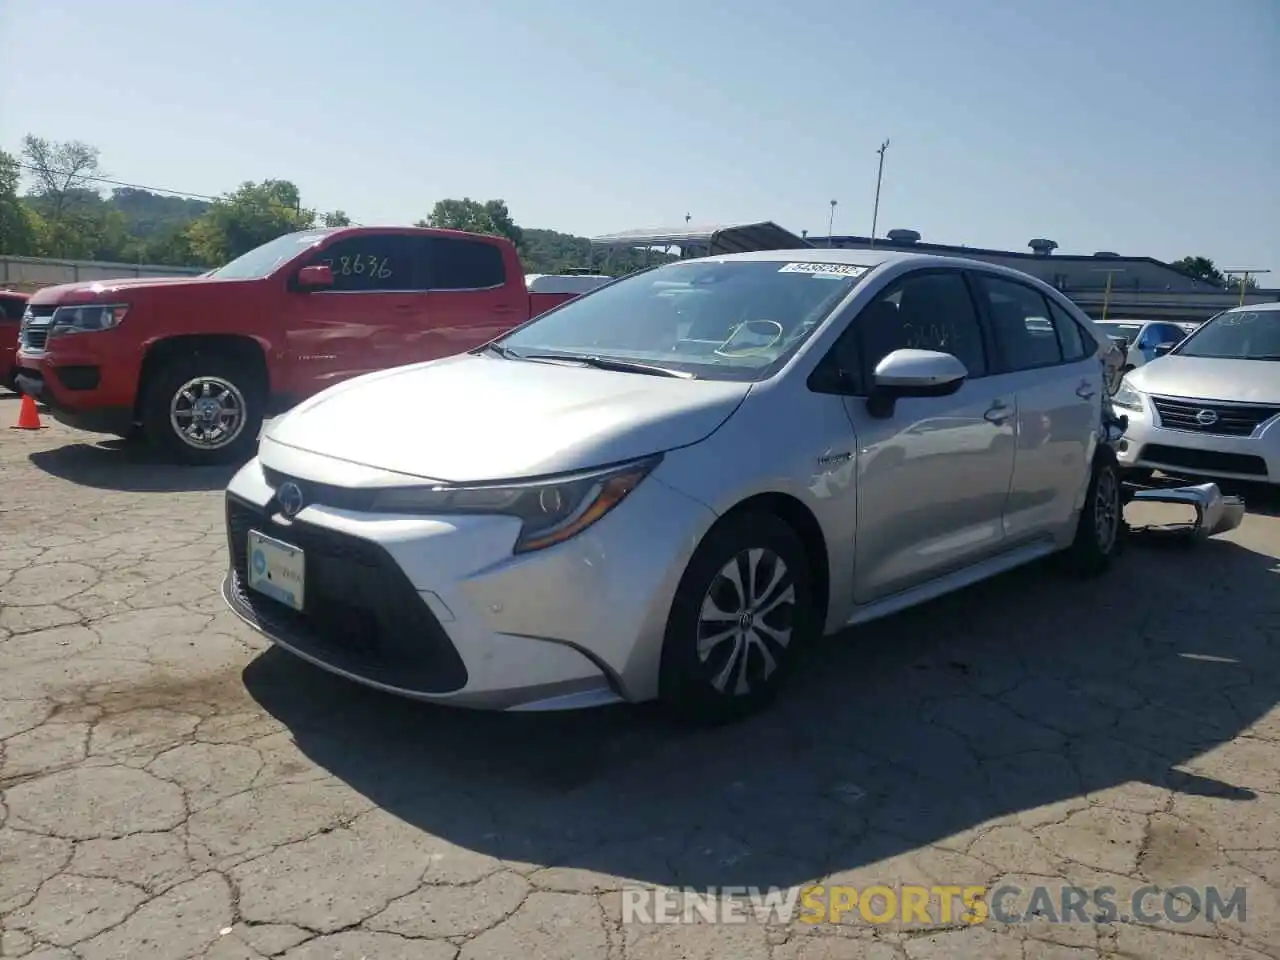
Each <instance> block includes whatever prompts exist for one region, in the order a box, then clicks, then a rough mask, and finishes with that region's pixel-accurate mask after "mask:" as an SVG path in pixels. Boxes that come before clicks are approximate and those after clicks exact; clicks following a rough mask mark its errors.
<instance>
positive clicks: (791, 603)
mask: <svg viewBox="0 0 1280 960" xmlns="http://www.w3.org/2000/svg"><path fill="white" fill-rule="evenodd" d="M818 630H819V624H818V621H817V618H816V615H815V609H814V606H813V589H812V581H811V578H810V575H809V570H808V563H807V562H806V557H805V551H804V547H803V545H802V544H801V542H800V539H799V538H798V537H797V536H796V534H795V532H794V531H792V529H791V527H790V526H788V525H787V524H786V523H784V522H783V521H782V520H781V519H779V518H778V517H776V516H773V515H772V514H768V513H751V514H747V515H743V516H740V517H734V518H731V519H729V520H727V521H726V522H724V523H722V524H721V525H719V526H717V527H715V528H713V529H712V530H711V532H710V533H708V534H707V536H706V539H704V540H703V541H702V543H701V545H699V547H698V549H697V551H696V552H695V553H694V555H693V558H692V559H691V560H690V561H689V566H688V567H687V568H686V569H685V572H684V576H683V577H682V578H681V581H680V586H679V588H678V589H677V591H676V596H675V600H674V602H673V603H672V605H671V613H670V615H669V617H668V620H667V629H666V636H665V638H664V640H663V646H662V661H661V673H660V679H659V688H660V692H659V696H660V698H661V700H662V701H663V703H664V705H665V706H666V708H667V709H668V710H669V711H670V712H671V713H672V714H673V715H674V716H675V718H676V719H678V720H680V721H682V722H691V723H694V724H697V725H715V724H720V723H725V722H729V721H732V720H736V719H738V718H740V717H744V716H746V715H748V714H750V713H753V712H754V711H756V710H758V709H760V708H761V707H763V706H764V705H765V704H766V703H768V702H769V701H770V700H771V699H772V698H773V696H774V694H775V693H776V692H777V691H778V689H779V688H780V687H781V686H782V684H783V682H784V681H785V679H786V677H787V676H788V674H790V673H791V671H792V669H793V667H794V665H795V661H796V656H797V654H798V653H799V651H800V649H801V648H802V647H804V646H805V645H806V644H807V642H808V641H810V640H811V639H812V638H813V637H814V636H815V635H816V633H817V632H818Z"/></svg>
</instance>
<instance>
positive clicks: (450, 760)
mask: <svg viewBox="0 0 1280 960" xmlns="http://www.w3.org/2000/svg"><path fill="white" fill-rule="evenodd" d="M1275 566H1276V563H1275V561H1274V560H1273V559H1272V558H1270V557H1267V556H1265V555H1262V554H1258V553H1254V552H1252V551H1250V550H1247V549H1245V548H1243V547H1241V546H1239V545H1237V544H1235V543H1232V542H1228V541H1221V540H1214V541H1210V542H1208V543H1206V544H1205V545H1203V546H1202V547H1200V548H1199V549H1196V550H1188V551H1167V550H1146V549H1143V548H1142V547H1141V546H1139V545H1137V544H1135V545H1133V546H1131V548H1130V551H1129V553H1128V554H1127V555H1126V556H1125V557H1124V558H1123V559H1122V561H1121V563H1120V565H1119V567H1118V568H1117V569H1116V570H1115V571H1113V573H1112V574H1111V575H1110V576H1108V577H1106V578H1104V579H1102V580H1097V581H1088V582H1081V581H1078V580H1073V579H1070V578H1064V577H1060V576H1058V575H1056V574H1054V573H1052V572H1050V571H1048V570H1046V569H1044V568H1043V567H1039V566H1037V567H1033V568H1028V569H1024V570H1021V571H1016V572H1014V573H1011V574H1008V575H1006V576H1003V577H1001V578H998V579H996V580H993V581H989V582H987V583H985V584H981V585H979V586H977V587H974V588H971V589H969V590H966V591H963V592H961V593H957V594H953V595H951V596H949V597H944V598H942V599H940V600H938V601H935V602H934V603H932V604H930V605H928V606H926V607H921V608H917V609H915V610H911V611H908V612H906V613H903V614H900V615H898V616H895V617H892V618H888V619H885V620H882V621H878V622H876V623H873V624H869V625H866V626H864V627H862V628H860V629H858V630H857V631H856V633H854V634H851V635H849V636H848V637H847V638H835V639H832V640H828V641H826V642H824V643H823V644H821V645H820V646H819V647H817V648H815V649H814V650H813V651H812V653H811V655H810V656H809V657H808V658H807V659H806V660H805V661H804V662H803V664H802V668H801V670H799V671H798V673H797V675H796V676H795V678H794V681H793V684H792V685H791V686H790V687H789V688H788V690H787V692H786V693H785V695H784V696H783V697H781V698H780V699H779V701H778V702H777V703H776V704H775V705H774V707H773V708H772V709H770V710H768V711H767V712H765V713H763V714H761V715H759V716H757V717H755V718H753V719H751V720H749V721H746V722H744V723H741V724H738V725H735V726H730V727H722V728H719V729H713V730H701V731H689V730H681V729H676V728H673V727H672V726H670V725H668V724H667V723H666V722H664V721H663V720H661V719H660V718H659V716H658V715H657V713H656V712H655V711H654V710H652V709H649V708H645V707H639V708H634V707H617V708H613V707H610V708H605V709H600V710H596V711H589V712H582V713H566V714H527V713H526V714H493V713H476V712H469V711H461V710H449V709H445V708H438V707H432V706H427V705H423V704H419V703H415V702H412V701H407V700H403V699H399V698H395V697H390V696H385V695H381V694H378V693H376V692H374V691H370V690H367V689H365V688H363V687H359V686H357V685H355V684H352V683H348V682H346V681H343V680H341V679H338V678H335V677H333V676H331V675H329V674H327V673H325V672H323V671H320V670H318V669H316V668H313V667H311V666H309V665H307V664H305V663H303V662H302V661H299V660H297V659H295V658H293V657H292V656H289V655H288V654H285V653H283V652H280V651H278V650H271V651H268V652H267V653H265V654H263V655H261V656H260V657H259V658H257V659H256V660H255V661H254V662H252V663H251V664H250V665H249V666H248V667H247V668H246V669H245V672H244V675H243V679H244V682H245V684H246V686H247V688H248V690H249V692H250V694H251V695H252V696H253V697H254V698H255V699H256V700H257V701H258V702H259V703H260V704H261V705H262V706H263V707H264V708H265V709H266V710H267V711H268V712H269V713H271V714H272V715H274V716H275V717H276V718H278V719H279V720H280V721H282V722H283V723H284V724H285V725H286V726H287V727H288V728H289V729H290V731H291V732H292V734H293V736H294V738H295V740H296V742H297V745H298V747H299V748H300V749H301V751H302V752H303V753H304V754H306V755H307V756H308V757H309V758H310V759H311V760H313V761H314V762H315V763H317V764H318V765H320V766H321V767H323V768H325V769H326V770H328V771H329V772H331V773H332V774H333V775H335V776H336V777H338V778H340V779H342V780H343V781H345V782H346V783H348V784H350V785H351V786H352V787H353V788H355V789H356V790H358V791H360V792H361V793H362V794H364V795H365V796H367V797H369V798H370V799H371V800H373V801H374V802H375V803H377V804H378V805H379V806H381V807H382V808H384V809H385V810H387V811H389V812H391V813H393V814H395V815H396V816H398V817H400V818H402V819H403V820H405V821H407V822H409V823H412V824H415V825H417V826H418V827H420V828H422V829H423V830H425V831H428V832H429V833H431V834H433V835H435V836H437V837H440V838H442V839H444V840H446V841H449V842H451V843H453V844H456V845H458V846H460V847H463V848H467V849H469V850H472V851H476V852H479V853H483V854H488V855H491V856H493V857H498V858H502V859H507V860H513V861H521V862H525V863H532V864H541V865H546V866H558V867H564V868H573V869H577V870H583V871H589V872H592V873H598V874H606V875H609V876H613V877H623V878H628V879H629V880H631V881H635V882H639V883H644V884H669V885H686V884H687V885H693V886H698V887H702V886H705V885H710V884H722V885H747V886H750V885H759V886H766V885H780V886H781V885H792V884H797V883H802V882H805V881H808V880H813V879H817V878H820V877H822V876H826V875H829V874H831V873H833V872H837V871H841V870H848V869H853V868H857V867H861V866H865V865H867V864H871V863H875V862H878V861H881V860H884V859H885V858H888V857H891V856H895V855H900V854H910V853H911V852H912V851H915V850H917V849H918V848H920V847H922V846H924V845H926V844H930V843H935V842H938V841H940V840H943V839H944V838H948V837H952V836H954V835H956V834H959V833H961V832H963V831H966V830H968V829H970V828H973V827H976V826H978V825H980V824H984V823H987V822H989V821H992V820H994V819H997V818H1005V817H1014V816H1015V815H1018V814H1021V813H1023V812H1025V811H1031V810H1035V809H1037V808H1042V807H1045V806H1046V805H1050V804H1057V803H1059V802H1061V801H1067V800H1070V799H1072V798H1078V797H1082V796H1085V795H1091V796H1093V797H1094V798H1095V799H1096V796H1097V794H1099V793H1100V792H1103V791H1108V792H1109V793H1110V797H1111V801H1112V807H1111V809H1110V810H1109V811H1108V812H1107V814H1106V816H1107V818H1108V819H1109V820H1115V819H1116V818H1123V817H1125V816H1130V817H1131V819H1133V818H1136V819H1137V820H1138V821H1139V822H1140V817H1139V816H1138V815H1136V814H1133V815H1126V814H1124V813H1123V812H1121V811H1122V809H1123V808H1124V807H1125V806H1126V803H1125V802H1123V799H1121V800H1119V801H1117V797H1120V798H1123V797H1125V796H1128V797H1129V798H1130V803H1131V804H1132V803H1133V802H1134V801H1135V799H1136V800H1138V801H1141V800H1142V798H1143V797H1144V796H1145V798H1146V801H1147V802H1149V801H1150V794H1151V789H1150V788H1151V787H1156V788H1161V789H1164V790H1169V791H1172V792H1174V793H1175V794H1177V795H1179V796H1180V797H1188V796H1190V797H1197V798H1209V799H1199V800H1196V801H1194V802H1196V803H1209V804H1214V805H1215V806H1214V808H1213V813H1212V814H1211V815H1206V816H1210V817H1211V818H1212V817H1221V816H1223V813H1224V807H1225V808H1227V810H1228V811H1229V810H1230V809H1234V808H1235V807H1237V806H1238V805H1247V804H1249V803H1251V802H1253V801H1254V800H1255V799H1256V794H1255V793H1254V792H1253V789H1251V788H1250V783H1249V782H1251V783H1252V784H1253V786H1254V787H1256V788H1259V789H1265V783H1267V782H1269V781H1266V780H1263V781H1261V782H1259V781H1258V780H1257V779H1253V780H1250V777H1251V775H1250V774H1248V773H1247V772H1246V771H1247V769H1248V768H1247V766H1246V765H1244V763H1243V760H1237V761H1231V762H1228V760H1229V759H1230V758H1228V759H1227V760H1224V759H1223V758H1222V757H1221V756H1220V755H1219V754H1211V753H1210V751H1213V750H1215V748H1220V747H1223V745H1225V744H1229V743H1230V742H1231V741H1232V740H1233V739H1234V738H1236V737H1237V736H1238V735H1240V733H1241V732H1242V731H1244V730H1246V729H1247V728H1248V727H1250V725H1251V724H1253V723H1255V722H1256V721H1257V720H1258V719H1259V718H1261V717H1262V716H1263V715H1264V714H1266V712H1267V711H1268V710H1270V709H1271V708H1272V707H1273V706H1274V705H1275V704H1276V703H1277V700H1278V699H1280V643H1277V642H1276V641H1275V640H1274V637H1275V631H1274V630H1270V631H1269V630H1267V629H1265V628H1263V629H1260V628H1259V627H1260V626H1261V625H1262V621H1264V620H1266V621H1267V622H1268V623H1270V624H1272V625H1274V624H1276V623H1277V621H1276V620H1275V609H1274V599H1273V598H1274V597H1275V596H1276V595H1277V589H1278V588H1280V576H1278V574H1280V570H1276V569H1274V568H1275ZM1268 598H1271V599H1268ZM1269 638H1271V639H1269ZM842 640H847V641H848V642H842ZM1225 749H1226V750H1228V751H1229V750H1230V748H1229V747H1227V748H1225ZM1206 754H1208V755H1209V756H1207V757H1206ZM1215 758H1216V759H1215ZM1227 770H1230V771H1233V773H1232V774H1226V773H1224V772H1223V771H1227ZM1215 772H1217V773H1219V774H1221V775H1222V776H1224V777H1228V778H1229V779H1231V780H1238V779H1240V778H1243V779H1245V780H1247V781H1249V782H1246V783H1240V782H1222V781H1221V780H1219V779H1217V778H1215V776H1214V773H1215ZM1263 775H1264V774H1263V773H1259V776H1263ZM1144 785H1146V786H1144ZM1079 806H1080V807H1083V806H1084V803H1083V802H1081V803H1079ZM1138 808H1140V803H1139V804H1138V805H1137V806H1132V805H1131V806H1130V809H1138ZM1070 812H1071V810H1070V809H1068V810H1067V811H1066V812H1060V813H1058V814H1056V815H1049V816H1042V817H1041V822H1047V821H1056V820H1063V819H1065V817H1066V816H1067V815H1068V814H1069V813H1070ZM1085 816H1088V814H1085ZM1261 816H1263V814H1261V813H1258V812H1257V811H1256V810H1255V811H1254V812H1253V814H1252V817H1254V818H1257V817H1261ZM1235 817H1236V818H1248V817H1250V813H1248V812H1241V813H1239V814H1236V815H1235ZM1233 822H1236V821H1235V820H1233ZM948 882H951V881H948Z"/></svg>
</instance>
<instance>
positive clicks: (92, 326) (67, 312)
mask: <svg viewBox="0 0 1280 960" xmlns="http://www.w3.org/2000/svg"><path fill="white" fill-rule="evenodd" d="M128 312H129V305H128V304H126V303H86V304H83V305H81V306H74V307H59V308H58V309H57V310H55V311H53V320H52V322H51V324H50V327H49V336H51V337H58V336H62V335H63V334H68V333H91V332H93V331H96V330H110V329H111V328H112V327H117V326H119V325H120V321H122V320H123V319H124V318H125V314H127V313H128Z"/></svg>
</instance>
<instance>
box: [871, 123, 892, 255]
mask: <svg viewBox="0 0 1280 960" xmlns="http://www.w3.org/2000/svg"><path fill="white" fill-rule="evenodd" d="M888 149H889V138H888V137H885V140H884V143H882V144H880V149H879V150H877V151H876V153H878V154H880V166H879V169H877V170H876V203H875V206H874V207H872V209H871V246H872V247H874V246H875V245H876V223H877V221H878V220H879V219H880V181H881V180H883V179H884V152H885V151H886V150H888Z"/></svg>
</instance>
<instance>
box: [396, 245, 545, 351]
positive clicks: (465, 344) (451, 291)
mask: <svg viewBox="0 0 1280 960" xmlns="http://www.w3.org/2000/svg"><path fill="white" fill-rule="evenodd" d="M420 242H422V243H423V244H424V246H425V247H426V249H427V251H428V253H427V257H426V260H427V263H428V264H429V268H428V272H429V277H430V292H429V293H428V295H427V314H428V316H427V322H426V323H425V324H424V325H423V328H422V329H421V330H419V331H418V332H417V333H416V334H415V337H414V340H413V346H412V348H411V349H410V352H411V353H412V354H413V356H414V357H415V359H417V360H433V359H435V358H436V357H447V356H452V355H453V354H457V353H462V352H464V351H466V350H470V349H471V348H472V347H477V346H479V345H480V344H482V343H487V342H488V341H490V340H492V339H493V338H494V337H497V336H500V335H501V334H504V333H506V332H507V331H508V330H510V329H512V328H513V327H516V326H519V325H520V324H521V323H524V321H525V320H527V319H529V296H528V293H527V292H526V289H525V285H524V278H523V276H511V275H509V271H508V269H507V265H506V263H505V262H504V259H503V256H502V250H501V249H500V248H499V247H498V246H497V245H496V244H493V243H488V242H487V241H485V240H484V239H482V238H480V237H476V238H474V239H473V238H469V237H441V236H429V237H422V238H420Z"/></svg>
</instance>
